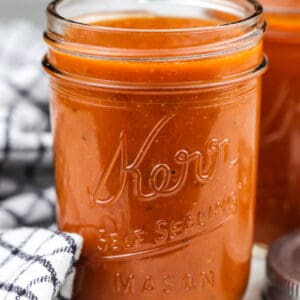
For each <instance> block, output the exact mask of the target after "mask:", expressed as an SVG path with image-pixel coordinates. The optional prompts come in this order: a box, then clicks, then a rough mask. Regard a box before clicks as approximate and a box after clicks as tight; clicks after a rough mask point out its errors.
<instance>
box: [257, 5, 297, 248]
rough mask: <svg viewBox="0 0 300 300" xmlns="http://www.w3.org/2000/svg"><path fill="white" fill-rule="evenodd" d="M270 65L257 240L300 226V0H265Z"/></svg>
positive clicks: (266, 77) (266, 82) (267, 239)
mask: <svg viewBox="0 0 300 300" xmlns="http://www.w3.org/2000/svg"><path fill="white" fill-rule="evenodd" d="M263 4H265V12H266V18H267V22H268V26H267V28H268V29H267V32H266V35H265V37H264V50H265V52H266V54H267V56H268V58H269V69H268V71H267V73H266V74H265V75H264V78H263V99H262V112H261V138H260V152H259V172H258V173H259V175H258V201H257V209H256V241H257V242H260V243H265V244H270V243H271V242H272V241H274V239H276V238H278V237H279V236H281V235H283V234H285V233H287V232H289V231H291V230H293V229H295V228H299V227H300V2H299V1H297V0H296V1H295V0H277V1H276V0H264V1H263Z"/></svg>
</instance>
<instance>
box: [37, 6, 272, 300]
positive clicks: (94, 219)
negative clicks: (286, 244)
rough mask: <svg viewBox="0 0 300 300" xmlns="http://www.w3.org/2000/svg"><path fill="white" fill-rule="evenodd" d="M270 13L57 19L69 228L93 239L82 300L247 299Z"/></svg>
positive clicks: (62, 196)
mask: <svg viewBox="0 0 300 300" xmlns="http://www.w3.org/2000/svg"><path fill="white" fill-rule="evenodd" d="M261 13H262V8H261V6H260V5H259V4H257V3H256V2H255V1H247V0H236V1H229V0H228V1H227V0H221V1H220V0H210V1H193V0H192V1H188V2H186V1H180V0H177V1H173V0H168V1H163V0H158V1H147V0H146V1H138V0H130V1H129V0H128V1H124V0H122V1H116V0H109V1H98V0H97V1H96V0H86V1H75V0H74V1H72V0H71V1H58V2H54V3H52V4H51V5H50V6H49V8H48V29H47V32H46V33H45V40H46V42H47V43H48V45H49V52H48V55H47V56H46V57H45V60H44V62H43V63H44V67H45V69H46V70H47V72H48V73H49V74H50V86H51V111H52V125H53V133H54V152H55V169H56V171H55V175H56V188H57V196H58V224H59V228H60V229H61V230H64V231H69V232H77V233H79V234H81V235H82V236H83V237H84V247H83V253H82V256H81V259H80V262H79V264H78V268H77V270H78V272H77V278H76V284H75V291H74V299H77V300H86V299H89V300H108V299H109V300H117V299H118V300H136V299H139V300H143V299H149V300H171V299H172V300H179V299H180V300H196V299H197V300H199V299H202V300H212V299H218V300H240V299H241V297H242V295H243V293H244V290H245V288H246V285H247V280H248V271H249V261H250V255H251V246H252V237H253V216H254V200H255V187H256V171H257V133H258V116H259V111H260V96H261V95H260V94H261V87H260V84H261V75H262V73H263V71H264V70H265V66H266V62H265V60H264V58H263V54H262V36H263V30H264V20H263V18H262V15H261Z"/></svg>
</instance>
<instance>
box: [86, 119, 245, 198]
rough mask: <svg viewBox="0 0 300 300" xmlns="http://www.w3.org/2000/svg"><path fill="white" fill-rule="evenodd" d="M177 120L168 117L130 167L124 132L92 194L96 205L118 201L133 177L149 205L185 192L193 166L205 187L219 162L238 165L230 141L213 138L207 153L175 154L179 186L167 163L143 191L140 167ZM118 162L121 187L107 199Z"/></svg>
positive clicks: (154, 171) (160, 165)
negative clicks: (160, 135) (160, 138)
mask: <svg viewBox="0 0 300 300" xmlns="http://www.w3.org/2000/svg"><path fill="white" fill-rule="evenodd" d="M175 116H176V114H172V115H169V116H165V117H163V118H162V119H161V120H160V121H159V122H158V123H157V124H156V125H155V126H154V127H153V129H152V130H151V132H150V133H149V135H148V136H147V137H146V139H145V141H144V142H143V144H142V146H141V148H140V149H139V151H138V153H137V155H136V157H135V159H134V160H133V161H132V163H130V164H129V163H128V162H129V158H128V152H127V147H128V145H127V138H126V134H125V132H124V131H121V133H120V142H119V144H118V147H117V149H116V151H115V153H114V155H113V157H112V159H111V162H110V164H109V165H108V167H107V168H106V169H105V170H104V172H103V174H102V176H101V178H100V180H99V182H98V185H97V187H96V189H95V192H94V193H93V194H92V197H93V201H94V202H96V203H100V204H108V203H112V202H114V201H117V200H118V199H119V198H120V197H121V195H122V193H123V191H124V189H125V187H126V184H127V181H128V180H129V176H128V175H129V174H130V175H131V176H132V178H133V183H134V193H135V195H136V196H137V197H138V198H139V200H140V201H142V202H147V201H151V200H154V199H157V198H161V197H169V196H172V195H175V194H176V193H178V192H179V191H181V190H182V188H183V187H184V185H185V183H186V180H187V175H188V173H189V171H190V166H191V164H192V163H193V166H194V170H193V174H194V176H195V180H196V181H197V182H198V183H201V184H206V183H207V182H208V181H209V180H210V179H211V177H212V176H213V175H214V173H215V171H216V167H217V163H218V161H219V160H221V159H222V162H223V163H224V164H225V166H226V167H228V168H231V167H233V166H235V165H236V164H237V162H238V159H239V157H238V155H237V156H236V158H235V159H230V158H229V156H230V155H229V145H230V140H229V139H227V138H225V139H223V140H218V139H216V138H210V139H209V140H208V142H207V143H206V145H205V149H204V151H202V152H201V151H194V152H191V153H190V152H189V151H188V150H186V149H182V150H178V151H177V152H176V153H175V156H174V162H175V164H176V165H177V166H178V167H179V176H178V179H177V181H176V182H175V183H174V182H172V183H171V177H172V169H171V167H170V166H169V165H168V164H165V163H158V164H156V165H155V166H154V167H153V168H152V170H151V172H150V176H149V179H148V181H147V182H148V190H147V191H145V189H143V185H144V184H143V179H142V172H141V170H140V166H141V164H142V162H143V161H144V158H145V156H146V155H147V153H148V152H149V149H150V147H151V145H152V143H153V142H154V140H155V139H156V138H157V136H158V134H159V133H160V132H161V130H162V129H163V128H164V127H165V126H166V124H167V123H168V122H169V121H170V120H171V119H173V118H174V117H175ZM119 158H120V159H119ZM118 161H120V162H121V163H120V174H121V181H120V186H119V188H118V190H117V192H116V193H115V194H114V195H111V196H110V197H104V196H103V191H104V190H105V186H106V183H107V181H108V179H109V178H110V176H111V173H112V170H113V168H114V167H115V165H116V163H117V162H118ZM205 162H206V163H205Z"/></svg>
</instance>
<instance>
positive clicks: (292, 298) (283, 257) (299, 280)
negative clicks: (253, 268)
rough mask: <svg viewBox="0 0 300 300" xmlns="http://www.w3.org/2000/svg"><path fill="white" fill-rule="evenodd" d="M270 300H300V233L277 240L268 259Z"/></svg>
mask: <svg viewBox="0 0 300 300" xmlns="http://www.w3.org/2000/svg"><path fill="white" fill-rule="evenodd" d="M267 276H268V289H267V290H268V299H272V300H277V299H280V300H281V299H282V300H300V231H296V232H294V233H292V234H290V235H286V236H284V237H282V238H280V239H279V240H277V241H276V242H275V243H274V244H273V245H272V246H271V248H270V251H269V254H268V257H267Z"/></svg>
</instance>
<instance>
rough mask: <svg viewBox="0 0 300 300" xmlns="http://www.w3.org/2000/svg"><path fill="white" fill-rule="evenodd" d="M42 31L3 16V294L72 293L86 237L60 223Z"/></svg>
mask: <svg viewBox="0 0 300 300" xmlns="http://www.w3.org/2000/svg"><path fill="white" fill-rule="evenodd" d="M41 36H42V33H41V32H40V31H38V30H36V29H35V28H33V26H32V25H30V24H28V23H24V22H18V23H12V24H1V23H0V40H1V43H0V300H25V299H27V300H28V299H30V300H31V299H32V300H48V299H49V300H51V299H70V298H71V293H72V284H73V279H74V274H75V269H74V266H75V263H76V261H77V260H78V257H79V254H80V250H81V246H82V239H81V237H79V236H77V235H75V234H66V233H61V232H57V231H55V230H51V229H49V226H50V225H51V224H54V222H55V192H54V188H53V187H52V185H53V180H52V173H53V172H52V171H53V170H52V137H51V133H50V125H49V112H48V97H47V95H48V91H47V78H46V76H45V74H44V73H43V71H42V69H41V65H40V64H41V58H42V55H43V54H44V53H45V51H46V50H45V47H44V45H43V42H42V41H41Z"/></svg>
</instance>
